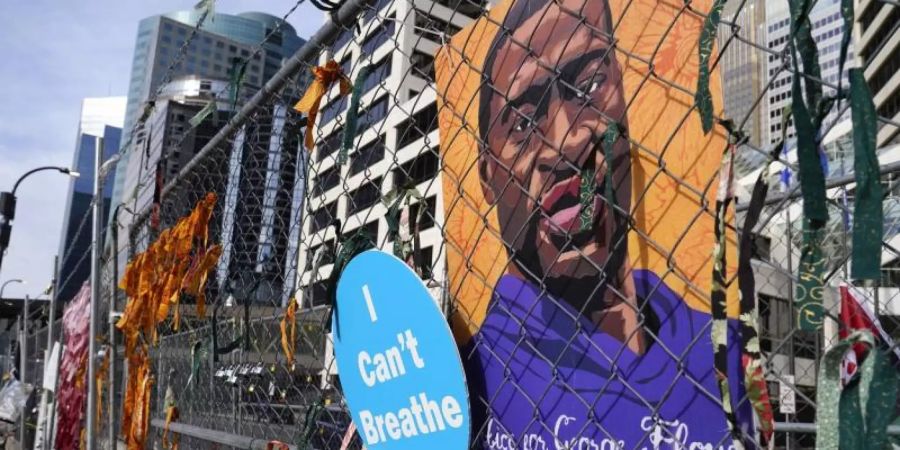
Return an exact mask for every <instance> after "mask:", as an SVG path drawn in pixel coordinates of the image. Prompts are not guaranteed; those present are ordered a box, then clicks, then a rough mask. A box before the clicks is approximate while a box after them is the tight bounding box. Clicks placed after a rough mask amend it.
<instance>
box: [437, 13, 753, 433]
mask: <svg viewBox="0 0 900 450" xmlns="http://www.w3.org/2000/svg"><path fill="white" fill-rule="evenodd" d="M710 3H711V2H710V1H706V2H699V3H697V2H695V3H694V4H693V6H694V7H695V8H696V9H697V10H698V11H705V10H708V9H709V6H710ZM703 20H704V17H703V16H701V15H699V14H696V13H694V12H691V11H689V10H686V9H684V7H683V5H680V4H675V3H672V4H667V3H665V2H656V1H649V0H632V1H626V0H609V1H608V2H607V1H605V0H603V1H600V0H559V1H551V0H512V1H505V2H501V3H500V4H499V5H497V6H495V7H494V8H493V9H492V10H491V12H490V14H489V15H488V16H487V17H484V18H482V19H480V20H479V21H477V22H475V23H474V24H472V25H470V26H469V27H468V28H466V29H464V30H463V31H461V32H460V33H459V34H457V35H456V36H454V37H453V38H452V39H451V40H450V41H449V42H448V43H447V44H446V45H445V46H444V47H443V48H442V49H441V50H440V51H439V53H438V56H437V60H436V68H437V70H436V73H437V86H438V98H439V104H440V111H439V124H440V132H441V152H442V161H443V164H444V167H443V171H444V172H443V174H444V175H443V189H444V196H445V201H444V205H445V214H446V218H447V224H446V230H445V232H446V237H447V247H446V248H447V258H448V267H449V277H450V294H451V295H452V296H454V298H455V299H456V300H457V301H458V304H459V308H458V310H457V311H456V313H455V316H454V317H453V329H454V333H455V335H456V338H457V340H458V342H459V344H460V346H461V349H462V355H463V360H464V363H465V365H466V371H467V377H468V380H469V386H470V391H471V392H470V403H471V405H472V408H473V416H474V418H475V423H473V430H476V432H475V433H473V434H476V435H478V436H479V437H478V439H479V440H480V442H478V443H476V444H477V445H480V446H483V447H484V448H492V449H501V448H509V449H512V448H518V449H544V448H593V449H607V448H608V449H618V448H623V449H630V448H648V449H649V448H654V449H655V448H688V449H689V448H704V449H705V448H716V449H718V448H732V447H733V448H742V447H741V442H740V441H735V440H733V439H732V437H731V435H730V434H729V432H728V424H727V422H726V416H725V413H724V412H723V408H722V399H721V395H720V393H719V390H718V387H717V381H716V378H715V372H714V369H713V353H714V352H713V345H712V342H711V338H710V330H711V323H710V322H711V320H710V306H709V294H708V293H709V289H710V286H711V282H712V281H711V274H712V253H713V245H714V233H713V225H714V220H713V214H712V212H711V211H710V208H711V207H710V206H708V205H714V204H715V201H714V200H715V195H716V193H715V185H716V183H713V182H712V181H713V180H715V179H716V177H717V168H718V165H719V163H720V159H721V155H722V149H724V148H725V147H726V146H727V140H726V137H725V136H724V135H723V134H722V133H721V132H720V131H714V132H713V133H710V134H708V135H704V134H703V132H702V129H701V126H700V123H699V118H698V117H697V116H696V114H695V113H694V114H692V113H691V106H692V105H693V98H692V95H691V94H690V90H689V89H684V88H685V87H687V86H695V85H696V79H697V73H698V59H699V57H698V54H697V44H698V40H699V36H700V30H701V27H702V25H703ZM712 78H713V80H712V82H711V84H710V87H711V89H712V92H713V101H714V105H715V107H716V108H717V109H721V95H719V94H720V92H719V91H720V89H721V85H720V82H719V78H718V73H717V72H716V71H714V72H713V77H712ZM728 219H729V220H732V218H731V217H729V218H728ZM726 241H727V245H726V254H727V261H729V262H734V261H736V258H735V255H734V253H735V236H734V235H733V233H732V232H728V234H727V236H726ZM728 273H732V274H733V273H734V270H733V268H729V270H728ZM735 288H736V286H731V287H729V288H728V293H727V294H728V298H729V305H728V306H729V308H728V310H729V314H730V315H729V327H730V329H731V331H732V332H735V333H736V330H737V329H738V323H737V318H736V312H737V293H736V289H735ZM732 342H733V341H732ZM728 355H729V374H728V375H729V378H732V379H733V381H732V382H731V383H730V386H731V392H730V397H731V398H730V399H726V400H725V401H729V402H732V403H733V404H732V406H733V408H734V410H735V414H736V416H737V419H738V422H739V423H738V425H739V426H740V427H741V428H742V431H743V432H744V433H747V436H752V431H753V430H752V427H753V418H752V411H751V409H750V404H749V402H747V401H745V400H744V399H745V398H746V395H745V392H744V388H743V383H742V381H741V380H742V378H741V377H740V371H741V355H740V348H739V347H738V346H737V345H734V346H733V347H730V348H729V349H728ZM477 430H481V433H480V434H477ZM744 447H746V445H744Z"/></svg>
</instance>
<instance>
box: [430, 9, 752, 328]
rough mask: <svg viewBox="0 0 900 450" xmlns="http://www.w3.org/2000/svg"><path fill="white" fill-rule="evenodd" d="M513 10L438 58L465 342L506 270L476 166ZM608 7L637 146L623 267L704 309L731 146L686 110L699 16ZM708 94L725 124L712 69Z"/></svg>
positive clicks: (449, 220)
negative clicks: (487, 97) (488, 72)
mask: <svg viewBox="0 0 900 450" xmlns="http://www.w3.org/2000/svg"><path fill="white" fill-rule="evenodd" d="M588 1H593V0H588ZM511 4H512V2H511V1H510V0H507V1H504V2H501V3H500V4H499V5H498V6H496V7H494V8H493V9H492V10H491V11H490V13H489V14H488V15H487V16H486V17H483V18H481V19H479V20H478V21H477V22H475V23H473V24H471V25H470V26H468V27H467V28H465V29H464V30H462V31H461V32H459V33H458V34H457V35H456V36H454V37H453V38H452V39H451V40H450V41H449V43H448V44H446V45H445V46H444V47H442V48H441V50H439V52H438V55H437V57H436V60H435V72H436V75H437V90H438V108H439V113H438V114H439V115H438V122H439V129H440V137H441V154H442V160H443V169H444V171H443V192H444V209H445V217H446V229H445V236H446V240H447V246H446V249H447V264H448V274H449V283H450V284H449V288H450V295H451V296H453V298H455V299H456V304H457V306H458V309H457V311H456V313H455V314H454V316H453V318H452V320H453V322H452V324H453V332H454V334H455V336H456V338H457V340H458V341H459V342H460V343H465V342H467V341H468V340H469V338H470V337H471V336H472V334H474V333H475V332H476V331H477V330H478V328H479V326H480V325H481V323H482V321H483V320H484V317H485V313H486V310H487V305H488V302H489V301H490V297H491V293H492V291H493V288H494V285H495V284H496V282H497V280H498V279H499V278H500V276H501V275H503V274H504V272H505V271H506V266H507V264H508V262H509V260H508V257H507V253H506V249H505V247H504V245H503V243H502V241H501V239H500V233H499V228H498V226H497V215H496V212H495V211H494V210H493V209H492V208H491V207H490V205H489V204H488V203H487V202H486V201H485V199H484V195H483V193H482V187H481V183H480V180H479V173H478V165H477V159H478V153H479V145H480V144H479V142H480V141H479V138H478V136H479V133H478V109H479V105H478V103H479V98H478V91H479V89H480V88H481V86H482V84H483V83H484V77H483V76H482V72H481V68H482V66H483V63H484V59H485V54H486V53H487V51H488V49H489V47H490V45H491V43H492V41H493V39H494V37H495V35H496V33H497V30H498V29H499V24H501V23H502V22H503V18H504V17H505V15H506V13H507V11H508V10H509V8H510V6H511ZM711 4H712V1H711V0H695V1H693V2H691V3H690V6H691V8H692V9H693V11H700V12H703V13H704V14H705V13H706V12H707V11H708V10H709V8H710V6H711ZM609 6H610V10H611V11H612V16H613V18H614V19H613V20H614V27H615V32H614V36H615V39H616V52H615V54H616V58H617V59H618V61H619V64H620V65H621V67H622V70H623V75H624V81H623V83H624V88H625V100H626V103H627V104H628V113H627V114H628V124H629V130H628V131H629V139H630V140H631V143H632V145H631V160H632V192H633V194H632V202H631V203H632V217H633V218H634V221H635V230H633V231H631V233H630V235H629V258H630V259H631V262H632V267H635V268H641V269H648V270H651V271H653V272H655V273H656V274H657V275H659V276H660V277H661V278H662V279H663V280H664V281H665V282H666V284H667V285H668V286H669V287H670V288H671V289H672V290H673V291H674V292H676V293H678V294H680V295H681V297H682V298H684V299H685V301H686V302H687V303H688V305H689V306H691V307H692V308H694V309H696V310H699V311H703V312H709V310H710V303H709V291H710V287H711V283H712V251H713V245H714V232H713V225H714V216H713V208H714V205H715V198H716V189H717V187H718V169H719V165H720V164H721V159H722V152H723V151H724V149H725V148H726V146H727V139H726V135H725V134H724V133H723V130H721V128H720V127H714V128H713V131H712V132H711V133H709V134H708V135H705V136H704V134H703V131H702V129H701V125H700V117H699V115H698V113H697V111H696V110H693V109H692V107H693V104H694V99H693V92H694V90H695V89H696V85H697V77H698V70H699V54H698V45H699V39H700V31H701V29H702V27H703V21H704V19H705V16H701V15H699V14H697V13H696V12H692V11H690V10H688V9H686V7H685V5H684V4H683V3H679V2H674V1H671V0H670V1H668V2H660V1H657V0H609ZM715 59H716V54H715V52H714V54H713V58H712V61H715ZM710 90H711V92H712V93H713V104H714V107H715V111H716V112H717V115H720V114H721V111H722V96H721V90H722V88H721V80H720V77H719V73H718V70H714V71H713V74H712V77H711V81H710ZM679 180H681V181H679ZM729 223H733V216H730V217H729ZM727 238H728V246H727V248H726V258H727V263H728V277H729V279H731V278H733V275H734V272H735V267H736V263H737V245H736V236H735V233H734V230H733V229H731V230H729V232H728V236H727ZM728 302H729V303H728V315H729V317H737V314H738V294H737V283H731V285H730V287H729V289H728Z"/></svg>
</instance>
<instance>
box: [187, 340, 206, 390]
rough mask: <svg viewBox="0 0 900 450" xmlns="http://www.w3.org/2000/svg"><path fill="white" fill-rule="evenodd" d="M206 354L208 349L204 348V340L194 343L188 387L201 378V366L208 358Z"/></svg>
mask: <svg viewBox="0 0 900 450" xmlns="http://www.w3.org/2000/svg"><path fill="white" fill-rule="evenodd" d="M206 353H207V351H206V347H204V346H203V341H202V340H199V341H197V342H194V345H192V346H191V376H190V378H188V382H187V384H188V386H190V385H191V383H194V382H195V380H197V379H198V378H200V365H201V363H202V362H203V359H204V358H206V357H207V354H206Z"/></svg>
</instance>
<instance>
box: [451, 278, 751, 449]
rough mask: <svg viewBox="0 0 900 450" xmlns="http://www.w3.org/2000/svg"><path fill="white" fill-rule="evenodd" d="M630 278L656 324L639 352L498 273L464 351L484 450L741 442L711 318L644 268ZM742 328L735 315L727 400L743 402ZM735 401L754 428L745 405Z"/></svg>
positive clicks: (531, 287) (687, 446) (730, 445)
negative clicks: (719, 375) (719, 376)
mask: <svg viewBox="0 0 900 450" xmlns="http://www.w3.org/2000/svg"><path fill="white" fill-rule="evenodd" d="M634 281H635V287H636V290H637V295H638V298H640V299H643V301H646V302H648V305H649V307H650V308H651V309H652V311H653V316H655V318H656V320H657V321H658V334H657V335H656V336H655V337H651V338H650V339H649V340H650V342H651V343H650V344H649V346H648V347H647V350H646V352H645V353H644V354H643V355H637V354H635V353H633V352H632V351H631V350H630V349H628V347H626V346H624V345H623V344H622V342H621V341H619V340H617V339H616V338H614V337H612V336H609V335H607V334H604V333H603V332H601V331H599V330H597V329H596V326H595V325H593V324H592V323H590V322H589V321H588V320H587V319H585V318H584V317H581V316H580V315H579V314H578V313H577V312H576V311H575V310H574V309H573V308H572V307H571V306H569V305H568V304H567V303H566V302H563V301H559V300H556V299H554V298H552V297H551V296H550V295H549V294H546V293H541V291H540V289H538V288H537V287H535V286H534V285H532V284H531V283H529V282H526V281H522V280H520V279H518V278H516V277H513V276H509V275H507V276H504V277H502V278H501V279H500V281H499V282H498V284H497V286H496V288H495V290H494V296H493V300H492V302H491V305H490V307H489V310H488V314H487V317H486V318H485V321H484V323H483V325H482V326H481V329H480V330H479V331H478V333H477V334H476V335H475V336H474V337H473V339H472V341H471V344H470V347H469V349H470V351H469V353H467V356H468V357H467V358H466V360H467V361H466V366H467V367H466V370H467V373H468V375H467V376H468V378H469V384H470V389H472V390H473V395H472V398H471V402H472V407H473V412H474V413H475V414H476V417H475V419H476V422H475V423H474V424H473V425H474V426H475V427H476V428H474V430H479V429H481V430H483V433H482V434H481V436H483V437H484V439H483V441H482V442H481V443H480V444H481V445H483V446H484V448H485V449H497V450H500V449H502V450H506V449H519V450H544V449H554V450H555V449H568V450H613V449H623V450H627V449H654V450H655V449H680V450H694V449H699V450H707V449H708V450H719V449H730V448H737V447H736V446H735V445H734V444H733V442H732V440H731V438H730V437H729V433H728V431H727V430H728V426H727V423H726V418H725V414H724V413H723V412H722V409H721V407H720V406H718V405H717V403H719V396H720V395H719V389H718V387H717V385H716V380H715V375H714V370H713V346H712V341H711V339H710V329H711V326H710V324H709V322H710V320H711V319H710V315H709V314H704V313H701V312H698V311H695V310H693V309H691V308H690V307H688V306H687V305H686V304H685V303H684V301H683V300H682V299H681V298H679V297H678V295H677V294H675V293H674V292H672V291H671V290H670V289H669V288H668V287H667V286H666V285H665V284H664V283H663V282H662V281H661V280H660V279H659V277H657V276H656V275H655V274H653V273H652V272H649V271H646V270H637V271H635V272H634ZM738 329H739V327H738V323H737V322H736V321H731V320H730V321H729V334H730V336H732V337H730V339H729V342H730V343H733V344H732V345H730V347H729V349H728V354H729V361H730V362H731V364H730V366H729V377H730V379H731V380H732V381H731V383H730V386H731V396H732V398H734V399H743V398H744V397H745V395H744V393H745V389H744V386H743V382H742V380H743V378H742V377H741V376H740V373H741V370H740V361H741V354H740V348H739V345H738V344H737V343H735V339H734V338H733V336H737V333H738ZM595 330H596V331H595ZM485 403H487V404H488V405H489V407H488V410H487V411H485V410H484V408H485ZM478 408H481V410H480V411H479V410H478ZM735 409H736V411H735V414H736V415H737V418H738V421H739V422H740V424H739V425H740V426H741V428H743V429H744V430H745V431H748V432H749V431H750V430H751V429H752V427H753V423H752V421H753V418H752V410H751V408H750V404H749V402H748V401H743V402H742V403H741V404H740V405H738V406H737V407H736V408H735ZM485 413H486V416H485ZM479 416H480V417H479ZM478 421H481V422H482V424H483V425H482V426H483V428H477V427H478V426H479V425H480V424H479V423H478Z"/></svg>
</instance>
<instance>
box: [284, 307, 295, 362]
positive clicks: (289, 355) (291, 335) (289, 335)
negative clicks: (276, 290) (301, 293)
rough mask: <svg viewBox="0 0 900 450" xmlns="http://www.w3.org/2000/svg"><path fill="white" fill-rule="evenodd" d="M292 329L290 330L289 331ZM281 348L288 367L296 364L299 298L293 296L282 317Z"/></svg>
mask: <svg viewBox="0 0 900 450" xmlns="http://www.w3.org/2000/svg"><path fill="white" fill-rule="evenodd" d="M288 329H290V331H288ZM281 349H282V350H284V357H285V359H287V364H288V367H291V366H292V365H293V364H294V352H295V351H296V350H297V300H296V299H294V297H291V299H290V301H288V306H287V308H286V309H285V310H284V317H282V318H281Z"/></svg>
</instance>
